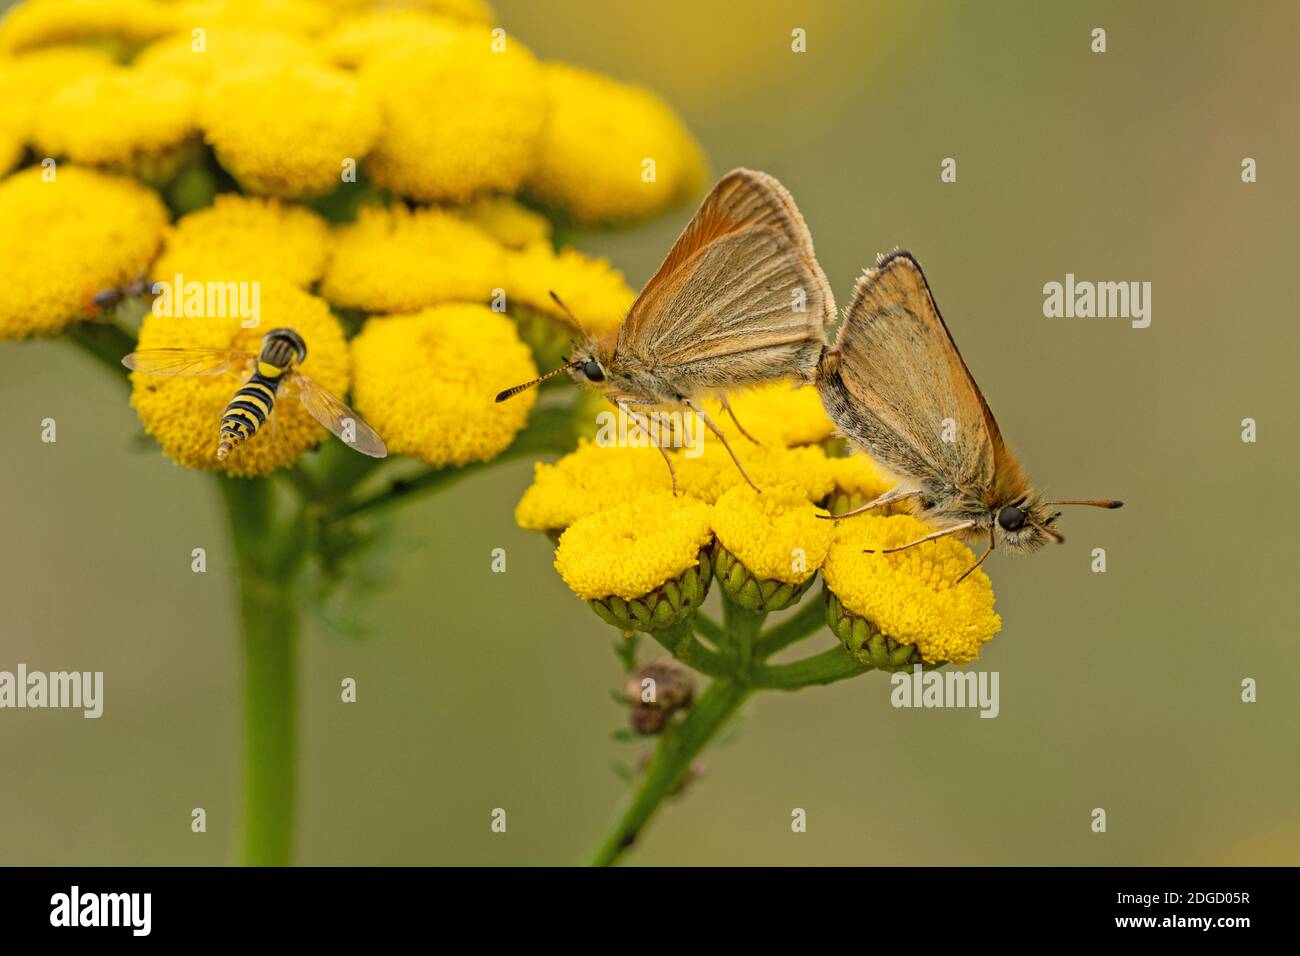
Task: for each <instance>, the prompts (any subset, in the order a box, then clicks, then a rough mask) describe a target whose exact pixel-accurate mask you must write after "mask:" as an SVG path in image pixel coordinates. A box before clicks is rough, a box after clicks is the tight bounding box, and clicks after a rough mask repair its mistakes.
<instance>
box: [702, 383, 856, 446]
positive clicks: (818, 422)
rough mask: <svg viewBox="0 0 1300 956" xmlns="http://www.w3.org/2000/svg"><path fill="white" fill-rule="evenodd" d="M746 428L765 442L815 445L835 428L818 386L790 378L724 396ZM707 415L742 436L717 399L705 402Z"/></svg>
mask: <svg viewBox="0 0 1300 956" xmlns="http://www.w3.org/2000/svg"><path fill="white" fill-rule="evenodd" d="M727 399H728V401H730V402H731V407H732V408H733V409H734V410H735V412H736V417H737V418H739V419H740V421H741V424H743V425H744V426H745V430H746V431H748V432H749V433H750V434H751V435H753V436H754V437H755V438H756V439H758V441H759V442H760V443H762V444H764V445H769V444H771V445H783V446H785V447H789V446H791V445H815V444H818V443H819V442H823V441H825V440H826V439H827V438H829V437H830V436H831V435H832V434H833V433H834V432H835V423H834V422H833V421H831V419H830V416H828V415H827V414H826V409H825V408H823V407H822V401H821V397H820V396H819V395H818V394H817V389H815V388H813V387H812V386H811V385H796V384H794V383H793V382H784V381H782V382H773V383H771V384H769V385H759V386H756V387H754V388H747V389H742V390H740V391H736V392H732V393H731V394H730V395H728V396H727ZM707 409H708V411H709V417H711V418H712V419H713V420H714V421H715V422H717V423H718V427H719V428H721V429H722V430H723V431H724V432H726V433H727V437H728V438H732V437H741V438H742V440H743V436H741V435H740V431H739V430H738V429H737V428H736V425H735V422H733V421H732V420H731V417H730V416H729V415H727V413H726V412H724V411H723V410H722V406H721V405H720V404H719V403H717V402H710V403H708V406H707Z"/></svg>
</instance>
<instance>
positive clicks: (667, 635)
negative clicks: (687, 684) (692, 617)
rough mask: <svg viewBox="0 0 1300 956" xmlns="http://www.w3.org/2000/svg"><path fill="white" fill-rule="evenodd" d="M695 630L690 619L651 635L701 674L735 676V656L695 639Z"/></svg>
mask: <svg viewBox="0 0 1300 956" xmlns="http://www.w3.org/2000/svg"><path fill="white" fill-rule="evenodd" d="M693 632H694V623H693V622H692V621H689V620H688V621H684V622H683V623H681V624H678V625H676V626H675V627H670V628H666V629H664V630H662V631H653V632H652V633H651V635H650V636H651V637H653V638H654V639H655V640H656V641H658V642H659V644H660V645H661V646H662V647H663V649H664V650H666V651H667V652H668V653H670V654H672V655H673V657H675V658H676V659H677V660H679V661H681V662H682V663H683V664H685V665H686V666H687V667H693V668H694V669H695V670H697V671H699V672H700V673H701V674H707V675H708V676H709V677H735V676H736V674H737V667H736V660H735V658H734V657H732V656H730V655H728V654H720V653H718V652H717V651H712V650H710V649H709V648H707V647H705V646H704V645H703V644H701V643H700V642H699V641H697V640H696V639H695V635H694V633H693Z"/></svg>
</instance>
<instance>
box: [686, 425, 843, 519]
mask: <svg viewBox="0 0 1300 956" xmlns="http://www.w3.org/2000/svg"><path fill="white" fill-rule="evenodd" d="M710 417H711V416H710ZM714 421H715V422H716V421H717V419H714ZM692 427H694V428H695V429H696V432H695V434H696V436H698V437H697V438H696V440H697V441H701V442H702V451H703V454H700V455H698V457H691V450H690V449H689V448H683V449H682V450H681V451H676V452H674V456H673V461H674V462H675V463H676V465H677V482H678V485H679V487H680V488H681V490H682V491H684V492H685V493H686V494H688V495H691V496H692V497H695V498H699V499H700V500H701V501H708V502H714V501H717V500H718V498H720V497H721V496H722V494H723V493H724V492H726V491H728V490H730V489H732V488H735V487H736V486H738V485H743V484H745V479H744V477H742V476H741V474H740V471H739V470H738V469H737V468H736V464H735V462H733V461H732V460H731V456H730V455H729V454H727V450H726V449H725V448H724V447H723V446H722V442H720V441H718V440H717V438H715V437H714V436H713V434H712V433H711V432H705V431H704V430H703V429H704V425H703V423H701V424H699V425H695V426H692ZM719 427H721V423H719ZM729 440H730V441H731V447H732V449H733V450H734V451H735V452H736V454H737V456H739V458H740V460H741V463H742V464H744V466H745V470H746V471H747V472H749V476H750V477H751V478H753V479H754V482H755V483H756V484H757V485H758V487H760V488H764V489H766V488H767V487H769V486H772V485H781V484H789V483H793V484H795V485H797V486H798V487H799V489H800V490H801V491H802V492H803V495H804V497H805V499H806V500H808V501H821V500H822V499H823V498H825V497H826V496H827V495H829V494H830V493H831V490H832V489H833V488H834V487H835V482H834V479H833V478H832V476H831V472H830V464H829V461H830V460H829V459H828V458H827V457H826V453H825V452H823V451H822V450H821V449H820V448H818V447H817V446H815V445H810V446H806V447H803V448H777V447H772V446H770V445H755V444H754V443H753V442H750V441H746V440H745V439H743V438H742V439H739V440H735V439H729Z"/></svg>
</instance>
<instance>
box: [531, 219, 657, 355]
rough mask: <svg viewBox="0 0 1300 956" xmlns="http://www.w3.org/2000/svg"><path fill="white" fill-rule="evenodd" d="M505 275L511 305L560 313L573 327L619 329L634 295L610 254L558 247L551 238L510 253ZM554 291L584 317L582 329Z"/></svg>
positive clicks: (553, 314)
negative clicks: (596, 255) (557, 301)
mask: <svg viewBox="0 0 1300 956" xmlns="http://www.w3.org/2000/svg"><path fill="white" fill-rule="evenodd" d="M506 276H507V287H506V295H507V299H508V301H509V302H510V303H511V304H512V305H513V304H523V305H526V306H528V307H530V308H531V309H534V310H536V311H538V312H541V313H543V314H545V315H547V316H549V317H551V318H554V319H558V320H560V321H561V322H563V323H565V325H566V327H567V329H568V330H569V331H570V332H582V333H585V334H587V335H602V334H604V333H606V332H609V331H612V330H614V329H617V328H618V327H619V326H620V325H622V324H623V319H624V318H625V317H626V316H627V312H628V309H630V308H631V306H632V303H633V302H634V301H635V300H636V293H635V292H634V291H632V289H631V288H630V287H629V286H628V284H627V280H626V279H625V278H624V277H623V273H621V272H620V271H619V270H617V269H615V268H614V267H613V266H612V265H610V263H609V260H608V259H596V258H593V257H591V256H588V255H587V254H585V253H583V252H580V251H579V250H577V249H571V248H564V249H561V250H560V251H559V252H556V251H555V250H553V249H552V248H551V247H550V245H549V244H548V243H541V242H537V243H533V244H532V245H530V246H528V247H527V248H525V249H522V250H518V251H514V252H510V253H508V254H507V256H506ZM552 292H554V293H555V294H556V295H558V296H559V297H560V299H561V301H563V302H564V304H565V306H566V307H567V308H568V309H569V311H570V312H572V313H573V315H574V316H575V317H576V318H577V320H578V322H579V323H581V326H582V328H581V329H573V328H572V324H571V321H570V319H569V317H568V316H567V315H566V314H565V312H564V310H563V309H561V308H560V307H559V306H557V305H556V304H555V300H554V299H552V298H551V293H552ZM566 340H567V335H566Z"/></svg>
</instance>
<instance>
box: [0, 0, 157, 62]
mask: <svg viewBox="0 0 1300 956" xmlns="http://www.w3.org/2000/svg"><path fill="white" fill-rule="evenodd" d="M171 29H172V22H171V18H170V5H169V4H166V3H161V2H159V0H112V2H105V0H25V2H22V3H17V4H15V5H14V6H13V7H11V8H10V10H9V12H8V13H6V14H5V16H4V19H3V20H0V50H5V51H18V50H29V49H32V48H33V47H43V46H50V45H51V44H55V43H86V42H94V43H103V44H104V45H105V46H108V47H112V48H114V49H117V50H120V51H122V52H129V51H131V50H133V49H135V48H136V47H138V46H139V45H140V44H142V43H145V42H147V41H149V40H152V39H154V38H155V37H160V36H162V35H163V34H164V33H167V32H169V31H170V30H171Z"/></svg>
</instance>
